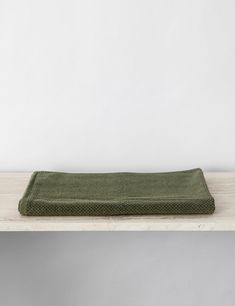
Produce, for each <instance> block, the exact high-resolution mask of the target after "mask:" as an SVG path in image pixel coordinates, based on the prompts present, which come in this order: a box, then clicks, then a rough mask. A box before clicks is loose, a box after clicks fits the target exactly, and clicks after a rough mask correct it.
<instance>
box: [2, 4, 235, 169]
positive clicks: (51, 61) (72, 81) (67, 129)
mask: <svg viewBox="0 0 235 306" xmlns="http://www.w3.org/2000/svg"><path fill="white" fill-rule="evenodd" d="M234 11H235V2H234V1H233V0H220V1H219V0H217V1H214V0H198V1H188V0H179V1H173V0H168V1H166V0H158V1H155V0H146V1H142V0H141V1H140V0H119V1H110V0H100V1H95V0H87V1H75V0H68V1H61V0H41V1H27V0H22V1H17V0H8V1H4V0H3V1H0V139H1V150H0V170H1V171H9V170H12V171H14V170H34V169H46V170H49V169H52V170H67V171H121V170H123V171H125V170H129V171H164V170H176V169H186V168H191V167H198V166H199V167H202V168H203V169H204V170H235V159H234V155H235V137H234V130H235V120H234V112H235V86H234V84H235V73H234V71H235V60H234V58H235V57H234V52H235V39H234V38H235V21H234Z"/></svg>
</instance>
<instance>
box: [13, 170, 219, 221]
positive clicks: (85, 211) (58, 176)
mask: <svg viewBox="0 0 235 306" xmlns="http://www.w3.org/2000/svg"><path fill="white" fill-rule="evenodd" d="M214 209H215V206H214V199H213V197H212V196H211V195H210V193H209V190H208V188H207V185H206V182H205V179H204V176H203V173H202V171H201V169H193V170H187V171H179V172H166V173H129V172H128V173H127V172H123V173H61V172H34V173H33V175H32V177H31V179H30V182H29V185H28V187H27V189H26V191H25V193H24V195H23V198H22V199H21V200H20V203H19V211H20V213H21V214H22V215H27V216H114V215H152V214H211V213H213V212H214Z"/></svg>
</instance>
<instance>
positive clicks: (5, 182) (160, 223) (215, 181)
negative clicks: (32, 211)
mask: <svg viewBox="0 0 235 306" xmlns="http://www.w3.org/2000/svg"><path fill="white" fill-rule="evenodd" d="M30 175H31V173H21V172H18V173H0V231H235V172H207V173H205V177H206V181H207V184H208V187H209V190H210V192H211V194H212V195H213V196H214V198H215V204H216V211H215V213H214V214H213V215H190V216H138V217H135V216H133V217H132V216H130V217H126V216H125V217H23V216H21V215H20V214H19V212H18V202H19V199H20V198H21V196H22V194H23V192H24V190H25V188H26V185H27V183H28V181H29V178H30Z"/></svg>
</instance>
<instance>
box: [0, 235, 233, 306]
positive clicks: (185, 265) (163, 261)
mask: <svg viewBox="0 0 235 306" xmlns="http://www.w3.org/2000/svg"><path fill="white" fill-rule="evenodd" d="M0 242H1V244H0V245H1V252H0V269H1V273H0V294H1V305H7V306H15V305H17V306H32V305H33V306H41V305H44V306H52V305H53V306H65V305H66V306H67V305H68V306H78V305H82V306H120V305H122V306H143V305H144V306H156V305H159V306H172V305H175V306H189V305H190V306H198V305H200V306H234V300H235V290H234V289H235V283H234V265H235V256H234V254H235V244H234V233H232V232H230V233H229V232H227V233H226V232H217V233H215V232H214V233H212V232H211V233H210V232H201V233H199V232H198V233H195V232H194V233H193V232H191V233H180V232H178V233H169V232H168V233H166V232H165V233H163V232H161V233H160V232H158V233H157V232H138V233H137V232H135V233H131V232H112V233H111V232H110V233H108V232H106V233H104V232H103V233H102V232H100V233H98V232H96V233H94V232H93V233H92V232H90V233H89V232H83V233H82V232H80V233H79V232H77V233H71V232H70V233H68V232H67V233H65V232H64V233H0Z"/></svg>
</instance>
